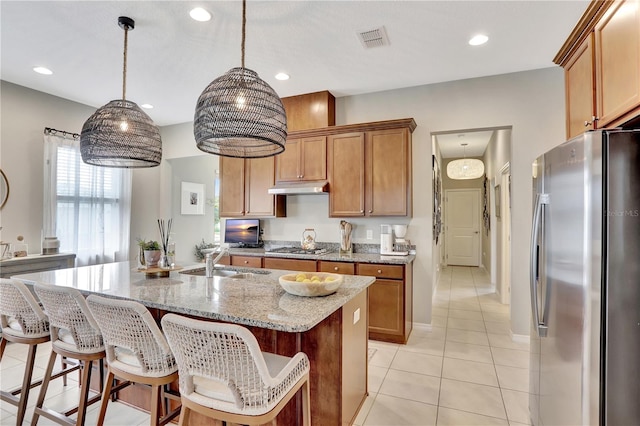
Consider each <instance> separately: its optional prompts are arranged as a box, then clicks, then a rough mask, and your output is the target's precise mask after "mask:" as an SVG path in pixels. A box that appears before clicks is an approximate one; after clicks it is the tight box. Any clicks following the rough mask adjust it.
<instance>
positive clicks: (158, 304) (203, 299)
mask: <svg viewBox="0 0 640 426" xmlns="http://www.w3.org/2000/svg"><path fill="white" fill-rule="evenodd" d="M202 266H203V265H202V264H201V263H200V264H194V265H189V267H185V268H184V269H183V270H180V271H171V273H170V275H169V277H167V278H147V276H146V275H145V274H144V273H143V272H139V271H137V270H136V269H135V265H134V264H132V263H130V262H118V263H108V264H103V265H93V266H83V267H79V268H69V269H59V270H55V271H46V272H38V273H31V274H22V275H15V276H13V277H12V278H16V279H19V280H21V281H24V282H25V283H27V284H34V283H35V282H43V283H47V284H53V285H60V286H68V287H75V288H77V289H78V290H80V291H81V292H82V293H84V294H100V295H103V296H107V297H113V298H121V299H129V300H135V301H138V302H141V303H142V304H143V305H145V306H147V307H149V308H157V309H161V310H165V311H170V312H175V313H178V314H188V315H193V316H197V317H202V318H211V319H215V320H220V321H225V322H231V323H237V324H243V325H248V326H255V327H262V328H267V329H273V330H279V331H286V332H304V331H307V330H310V329H311V328H313V327H314V326H315V325H317V324H318V323H320V322H321V321H322V320H323V319H325V318H326V317H328V316H329V315H331V314H332V313H333V312H335V311H336V310H338V309H339V308H340V307H342V306H343V305H344V304H345V303H347V302H348V301H349V300H351V299H352V298H353V297H355V296H356V295H357V294H359V293H360V292H362V291H363V290H365V289H366V288H367V287H368V286H369V285H371V284H372V283H373V282H374V281H375V278H373V277H366V276H358V275H344V276H343V277H344V282H343V284H342V286H341V287H340V288H339V289H338V291H337V292H336V293H334V294H332V295H329V296H324V297H300V296H294V295H291V294H288V293H286V292H285V291H284V290H283V289H282V287H281V286H280V284H279V282H278V277H279V276H280V275H284V274H287V273H291V272H293V271H282V270H272V269H255V271H257V272H258V271H268V272H269V273H268V274H261V273H255V274H253V276H252V277H250V278H246V279H239V278H225V277H214V278H205V277H202V276H196V275H187V274H182V273H181V272H184V271H187V270H189V269H197V268H202ZM230 269H242V270H243V271H250V270H251V268H230Z"/></svg>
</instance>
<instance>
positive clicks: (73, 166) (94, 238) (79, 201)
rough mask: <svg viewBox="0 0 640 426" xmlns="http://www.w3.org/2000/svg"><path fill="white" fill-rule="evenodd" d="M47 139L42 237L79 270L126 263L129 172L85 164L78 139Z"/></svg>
mask: <svg viewBox="0 0 640 426" xmlns="http://www.w3.org/2000/svg"><path fill="white" fill-rule="evenodd" d="M46 138H49V140H48V141H47V140H46V141H45V142H46V144H47V146H46V149H45V155H46V157H47V158H46V159H45V200H46V202H45V226H44V232H45V234H52V233H53V234H54V235H55V236H57V237H58V239H59V240H60V251H62V252H68V253H75V254H76V265H77V266H82V265H93V264H99V263H108V262H115V261H123V260H128V258H129V239H130V238H129V223H130V213H131V204H130V194H131V171H130V170H128V169H119V168H108V167H96V166H91V165H87V164H85V163H83V162H82V158H81V156H80V146H79V141H78V140H77V139H69V138H62V137H59V136H56V135H47V136H45V139H46ZM47 180H48V181H47ZM45 236H50V235H45Z"/></svg>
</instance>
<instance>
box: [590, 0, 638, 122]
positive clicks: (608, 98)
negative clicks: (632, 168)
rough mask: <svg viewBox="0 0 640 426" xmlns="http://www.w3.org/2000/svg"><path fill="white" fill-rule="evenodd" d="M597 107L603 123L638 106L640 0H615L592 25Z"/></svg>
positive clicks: (600, 120) (612, 120) (613, 119)
mask: <svg viewBox="0 0 640 426" xmlns="http://www.w3.org/2000/svg"><path fill="white" fill-rule="evenodd" d="M595 36H596V78H597V87H598V91H597V111H598V117H599V125H600V127H605V126H607V125H608V124H610V123H612V122H614V121H615V120H616V119H618V118H620V117H622V116H624V115H625V114H626V113H628V112H630V111H631V110H633V109H635V108H637V107H638V106H640V1H638V0H622V1H616V2H614V3H613V5H612V6H611V7H610V8H609V9H608V10H607V12H606V14H605V15H604V16H603V17H602V19H600V21H599V22H598V24H597V25H596V28H595Z"/></svg>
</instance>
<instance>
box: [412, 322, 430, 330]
mask: <svg viewBox="0 0 640 426" xmlns="http://www.w3.org/2000/svg"><path fill="white" fill-rule="evenodd" d="M413 328H414V329H416V330H422V331H431V330H433V326H432V325H431V324H426V323H424V322H414V323H413Z"/></svg>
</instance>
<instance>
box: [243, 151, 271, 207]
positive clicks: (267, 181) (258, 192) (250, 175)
mask: <svg viewBox="0 0 640 426" xmlns="http://www.w3.org/2000/svg"><path fill="white" fill-rule="evenodd" d="M245 167H246V170H245V176H246V180H247V183H246V186H245V194H246V195H245V207H246V210H245V216H253V217H270V216H274V196H273V195H271V194H269V192H268V191H269V188H271V187H272V186H273V184H274V174H275V159H274V158H273V157H266V158H252V159H249V160H245Z"/></svg>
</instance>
